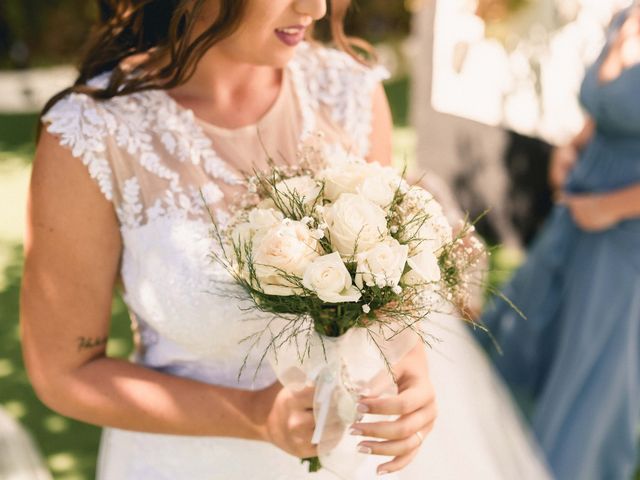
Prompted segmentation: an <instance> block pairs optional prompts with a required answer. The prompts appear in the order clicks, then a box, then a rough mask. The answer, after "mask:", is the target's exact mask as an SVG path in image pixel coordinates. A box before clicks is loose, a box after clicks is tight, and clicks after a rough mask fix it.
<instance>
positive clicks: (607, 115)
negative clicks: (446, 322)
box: [483, 11, 640, 480]
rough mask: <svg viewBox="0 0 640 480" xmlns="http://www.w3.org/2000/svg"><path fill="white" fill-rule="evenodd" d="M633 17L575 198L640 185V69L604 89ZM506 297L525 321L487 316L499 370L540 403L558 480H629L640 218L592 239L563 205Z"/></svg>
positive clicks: (573, 185)
mask: <svg viewBox="0 0 640 480" xmlns="http://www.w3.org/2000/svg"><path fill="white" fill-rule="evenodd" d="M626 15H627V12H626V11H625V12H623V13H622V14H621V15H619V16H618V17H617V18H616V19H615V20H614V22H613V23H612V27H611V29H610V32H609V38H608V43H607V45H606V46H605V48H604V50H603V52H602V53H601V55H600V57H599V59H598V60H597V61H596V63H595V64H594V65H593V66H592V67H591V68H589V69H588V70H587V72H586V76H585V79H584V82H583V85H582V89H581V102H582V104H583V105H584V107H585V108H586V110H587V111H588V112H589V114H590V115H591V116H592V117H593V119H594V120H595V123H596V124H597V129H596V133H595V135H594V137H593V139H592V140H591V142H590V143H589V144H588V146H587V147H586V148H585V149H584V150H583V152H582V154H581V158H580V160H579V162H578V164H577V166H576V168H575V169H574V170H573V172H572V173H571V175H570V177H569V179H568V182H567V185H566V187H565V188H566V190H567V191H568V192H570V193H599V192H609V191H612V190H616V189H620V188H624V187H627V186H630V185H633V184H636V183H638V182H640V89H639V88H638V86H639V85H640V65H635V66H632V67H630V68H628V69H627V70H625V71H624V72H623V73H622V74H621V75H620V76H619V77H618V78H617V79H615V80H613V81H611V82H608V83H605V84H600V82H599V79H598V74H599V69H600V65H601V63H602V61H603V59H604V58H605V57H606V54H607V53H608V49H609V45H610V44H611V41H612V39H613V37H614V35H615V34H616V33H617V31H618V29H619V28H620V26H621V25H622V23H623V22H624V20H625V18H626ZM504 291H505V294H506V296H507V297H508V298H509V299H510V300H512V301H513V303H515V305H517V306H518V307H519V308H520V309H521V310H522V311H523V312H524V314H525V315H526V316H527V320H526V321H524V320H522V319H520V318H518V317H517V315H516V314H515V313H514V311H513V309H511V308H510V307H509V306H508V305H507V304H506V303H505V302H504V301H496V302H495V303H494V304H493V305H491V307H490V308H489V309H488V310H487V311H486V312H485V314H484V316H483V321H484V323H485V324H486V325H487V326H488V327H489V328H490V329H491V331H492V332H493V334H494V335H495V336H496V337H497V340H498V343H499V344H500V346H501V347H502V349H503V350H504V355H502V356H499V355H496V356H495V359H494V360H495V364H496V365H497V367H498V369H499V370H500V372H501V373H502V374H503V376H504V377H505V379H506V380H507V382H508V383H509V384H510V385H512V386H513V388H514V391H515V392H516V393H517V394H518V395H519V396H521V397H522V399H523V401H524V402H525V403H526V402H532V405H533V409H532V410H533V411H532V421H533V428H534V431H535V433H536V435H537V437H538V440H539V442H540V444H541V447H542V448H543V450H544V452H545V453H546V456H547V458H548V461H549V463H550V466H551V467H552V469H553V472H554V474H555V475H556V477H557V478H558V479H560V480H573V479H580V480H604V479H616V480H617V479H620V480H623V479H630V478H631V477H632V475H633V472H634V469H635V466H636V464H637V462H638V458H639V457H638V444H639V443H638V442H639V440H640V219H633V220H627V221H624V222H622V223H620V224H618V225H616V226H615V227H613V228H611V229H609V230H606V231H602V232H597V233H589V232H584V231H582V230H580V229H579V228H578V226H577V225H576V224H575V223H574V222H573V220H572V218H571V215H570V213H569V211H568V209H567V208H565V207H563V206H558V207H556V208H555V210H554V212H553V214H552V216H551V218H550V219H549V221H548V223H547V225H546V226H545V228H544V230H543V231H542V233H541V234H540V236H539V237H538V239H537V240H536V242H535V243H534V245H533V247H532V249H531V251H530V253H529V256H528V259H527V261H526V263H525V264H524V266H523V267H522V268H521V269H520V270H519V271H518V272H517V273H516V275H515V276H514V278H513V280H512V281H511V282H510V283H509V285H508V286H507V287H506V288H505V290H504ZM488 348H489V349H490V350H491V347H488ZM530 405H531V404H530Z"/></svg>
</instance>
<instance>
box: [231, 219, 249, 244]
mask: <svg viewBox="0 0 640 480" xmlns="http://www.w3.org/2000/svg"><path fill="white" fill-rule="evenodd" d="M253 233H254V232H253V230H252V229H251V224H250V223H249V222H243V223H240V224H238V225H236V226H235V227H234V228H233V231H232V232H231V239H232V240H233V243H234V244H235V245H236V246H238V247H242V246H243V245H246V244H248V243H249V242H251V241H252V240H253Z"/></svg>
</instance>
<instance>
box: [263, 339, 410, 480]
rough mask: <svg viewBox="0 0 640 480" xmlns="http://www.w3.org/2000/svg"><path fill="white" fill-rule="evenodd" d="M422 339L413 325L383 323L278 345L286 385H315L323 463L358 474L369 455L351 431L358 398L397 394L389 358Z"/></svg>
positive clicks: (275, 360)
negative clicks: (396, 329)
mask: <svg viewBox="0 0 640 480" xmlns="http://www.w3.org/2000/svg"><path fill="white" fill-rule="evenodd" d="M385 334H386V335H385ZM391 336H393V338H392V339H390V337H391ZM418 342H419V336H418V335H417V334H416V333H415V332H413V331H411V330H410V329H407V330H406V332H403V333H400V334H399V335H395V336H394V334H393V333H391V332H389V331H387V332H385V331H384V329H383V328H380V329H379V330H377V331H376V330H373V331H372V330H371V329H364V328H353V329H351V330H349V331H347V333H345V334H344V335H343V336H341V337H337V338H331V337H325V336H322V335H320V334H318V333H316V332H314V333H313V334H311V336H310V337H309V338H306V339H305V340H304V342H303V341H301V340H300V339H290V340H288V341H287V342H286V343H284V344H283V345H280V346H279V347H278V349H277V356H275V355H271V357H270V361H271V365H272V367H273V369H274V371H275V373H276V375H277V376H278V379H279V380H280V382H281V383H282V384H283V386H284V387H285V388H290V389H294V390H295V389H301V388H304V387H305V386H307V385H314V386H315V395H314V409H313V410H314V417H315V420H316V427H315V430H314V432H313V436H312V440H311V441H312V443H313V444H314V445H317V446H318V457H319V459H320V463H321V465H322V468H323V469H326V470H329V471H331V472H332V473H334V474H335V475H337V476H338V477H339V478H341V479H343V480H351V479H353V478H356V477H357V472H358V470H360V469H361V468H362V465H363V463H364V462H365V461H366V459H367V458H368V455H365V454H362V453H359V452H358V450H357V445H358V443H359V442H360V441H361V440H362V439H361V438H357V437H354V436H351V435H349V432H348V430H349V427H350V426H351V425H352V424H353V423H354V422H356V421H358V420H359V419H360V418H361V417H362V414H361V413H360V412H358V410H357V404H358V399H359V398H360V397H361V396H385V395H395V394H397V387H396V385H395V382H394V379H393V376H392V374H391V372H389V364H391V365H392V364H394V363H397V362H398V361H399V360H401V359H402V357H404V355H406V354H407V353H408V352H409V351H410V350H411V349H412V348H413V347H414V346H415V345H416V344H417V343H418Z"/></svg>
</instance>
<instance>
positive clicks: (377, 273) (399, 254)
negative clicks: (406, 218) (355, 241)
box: [355, 238, 409, 288]
mask: <svg viewBox="0 0 640 480" xmlns="http://www.w3.org/2000/svg"><path fill="white" fill-rule="evenodd" d="M408 254H409V247H408V246H406V245H400V243H398V241H397V240H395V239H393V238H389V239H387V240H385V241H384V242H382V243H379V244H378V245H376V246H374V247H373V248H371V249H370V250H367V251H366V252H363V253H360V254H358V267H357V272H356V278H355V282H356V285H357V286H358V287H359V288H363V287H364V285H367V286H369V287H373V286H374V285H377V286H378V287H395V286H396V285H398V283H400V278H401V277H402V272H403V271H404V267H405V265H406V263H407V255H408Z"/></svg>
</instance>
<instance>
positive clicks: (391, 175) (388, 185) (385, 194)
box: [356, 163, 401, 207]
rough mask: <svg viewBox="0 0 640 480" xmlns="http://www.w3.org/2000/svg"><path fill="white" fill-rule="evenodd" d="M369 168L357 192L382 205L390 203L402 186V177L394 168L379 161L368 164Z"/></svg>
mask: <svg viewBox="0 0 640 480" xmlns="http://www.w3.org/2000/svg"><path fill="white" fill-rule="evenodd" d="M367 170H368V172H367V175H366V176H365V177H364V178H363V179H362V181H361V182H360V184H359V185H358V186H357V187H356V192H357V193H359V194H361V195H363V196H364V197H365V198H367V199H368V200H371V201H372V202H373V203H375V204H377V205H380V206H381V207H386V206H387V205H390V204H391V202H392V201H393V198H394V197H395V194H396V190H398V188H399V187H400V182H401V178H400V177H399V176H398V175H397V174H396V172H395V170H394V169H393V168H391V167H383V166H381V165H380V164H377V163H372V164H368V168H367Z"/></svg>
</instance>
